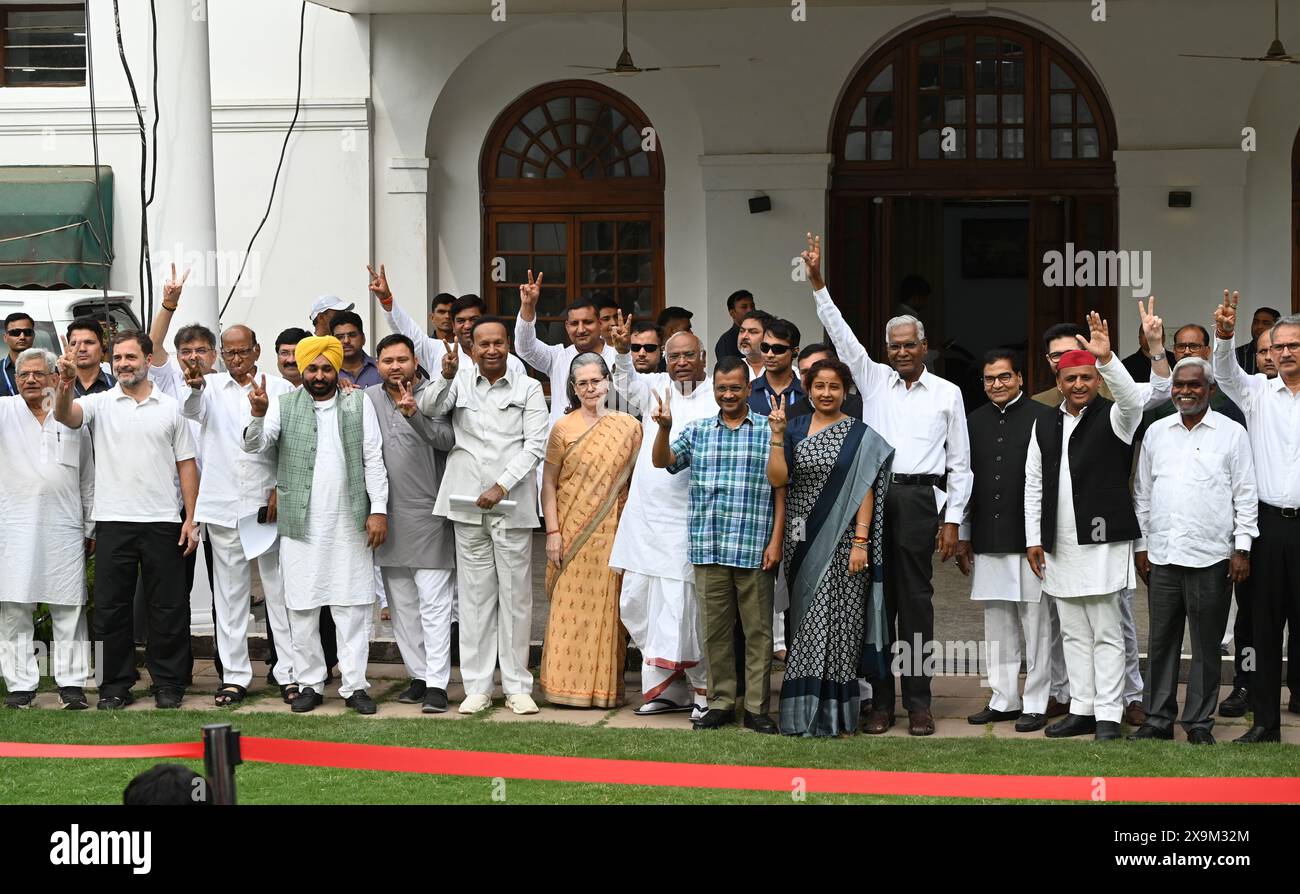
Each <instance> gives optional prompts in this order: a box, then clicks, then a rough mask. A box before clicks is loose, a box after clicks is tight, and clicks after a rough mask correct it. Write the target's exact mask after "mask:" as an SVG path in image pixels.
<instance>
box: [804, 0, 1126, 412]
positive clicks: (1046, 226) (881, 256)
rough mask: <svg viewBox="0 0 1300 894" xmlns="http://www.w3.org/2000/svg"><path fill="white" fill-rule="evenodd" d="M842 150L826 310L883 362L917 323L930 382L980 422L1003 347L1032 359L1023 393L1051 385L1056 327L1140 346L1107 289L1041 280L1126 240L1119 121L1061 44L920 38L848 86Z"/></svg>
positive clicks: (987, 37) (1020, 30) (975, 36)
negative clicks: (1053, 260)
mask: <svg viewBox="0 0 1300 894" xmlns="http://www.w3.org/2000/svg"><path fill="white" fill-rule="evenodd" d="M831 147H832V148H831V151H832V153H833V154H834V158H835V162H834V168H833V172H832V181H831V182H832V185H831V203H830V207H831V217H830V233H829V240H828V241H829V245H828V248H829V249H830V251H828V258H827V260H828V266H829V271H828V272H829V274H830V277H831V279H830V284H831V286H832V294H833V295H834V296H835V298H836V300H837V302H838V303H839V304H840V306H841V307H842V309H843V310H844V312H845V315H846V317H847V318H849V319H850V320H854V321H856V323H857V325H858V327H859V332H861V333H863V335H864V341H865V342H866V343H867V344H869V345H870V347H871V348H872V349H873V350H878V349H879V348H880V347H881V346H882V345H883V325H884V322H885V321H886V320H887V319H888V318H889V317H890V316H893V315H894V314H895V313H898V312H911V311H916V312H918V313H917V315H918V316H920V317H921V319H922V320H923V322H924V323H925V324H926V327H927V336H928V337H929V341H930V345H931V348H932V349H934V350H936V351H937V352H938V353H937V355H933V354H932V356H931V360H932V363H931V368H932V369H933V370H934V371H935V372H937V373H938V374H940V375H944V376H946V377H947V378H950V379H952V380H953V381H955V382H957V383H958V384H959V385H961V386H962V389H963V392H964V393H965V394H966V396H967V406H968V407H970V406H972V405H978V402H982V401H983V400H984V398H983V395H982V389H981V388H980V386H979V382H978V375H979V371H980V358H981V357H982V355H983V354H984V352H985V351H986V350H988V349H989V348H992V347H1000V346H1006V347H1012V348H1015V349H1019V350H1023V351H1024V352H1025V354H1026V358H1027V361H1028V367H1027V370H1026V372H1027V374H1028V379H1029V381H1028V382H1027V386H1028V387H1034V388H1041V387H1045V384H1044V383H1045V382H1046V381H1047V379H1048V376H1049V370H1048V368H1047V363H1046V360H1045V359H1044V358H1043V357H1042V353H1043V352H1042V351H1041V350H1040V349H1039V347H1038V345H1039V341H1038V339H1039V338H1040V336H1041V333H1042V332H1043V330H1044V329H1046V328H1047V327H1048V326H1050V325H1051V324H1052V323H1055V322H1059V321H1061V320H1078V321H1082V320H1083V318H1084V314H1085V313H1086V312H1087V311H1088V310H1089V309H1092V308H1096V309H1097V310H1099V311H1101V312H1102V313H1103V315H1105V316H1106V318H1107V319H1109V320H1111V322H1112V336H1113V337H1115V340H1116V342H1117V350H1118V349H1119V344H1120V343H1122V344H1125V345H1131V339H1132V336H1131V335H1129V331H1130V329H1131V328H1132V327H1130V326H1129V322H1130V319H1134V320H1135V319H1136V315H1135V314H1134V315H1132V316H1131V317H1130V315H1129V314H1124V315H1123V316H1122V317H1121V318H1117V316H1116V294H1117V290H1116V289H1115V288H1114V286H1113V285H1111V284H1107V285H1105V286H1100V285H1085V286H1078V285H1075V286H1055V285H1054V286H1047V285H1045V284H1044V282H1043V277H1042V269H1043V264H1042V258H1043V254H1044V253H1045V252H1047V251H1049V250H1052V249H1055V250H1058V251H1061V252H1063V253H1066V252H1067V243H1070V244H1072V245H1073V246H1074V248H1075V250H1076V251H1082V250H1092V251H1102V250H1113V249H1115V248H1116V245H1115V243H1116V237H1117V232H1116V195H1117V194H1116V188H1115V165H1114V161H1113V157H1112V153H1113V151H1114V148H1115V124H1114V118H1113V116H1112V114H1111V110H1110V106H1109V104H1108V103H1107V102H1106V100H1105V97H1104V94H1103V93H1102V91H1101V88H1100V85H1098V84H1097V83H1096V81H1095V79H1094V78H1093V77H1092V75H1091V74H1090V73H1089V72H1088V70H1087V68H1086V67H1085V66H1084V65H1083V64H1082V63H1081V62H1080V61H1079V60H1078V59H1077V58H1075V57H1074V56H1073V54H1071V53H1070V52H1069V51H1068V50H1067V49H1066V48H1065V47H1063V46H1061V45H1060V44H1059V43H1058V42H1056V41H1054V40H1052V39H1051V38H1049V37H1047V36H1046V35H1044V34H1041V33H1040V32H1038V31H1036V30H1034V29H1032V28H1030V27H1028V26H1026V25H1024V24H1021V23H1019V22H1013V21H1009V20H1004V19H997V18H948V19H942V20H937V21H933V22H928V23H925V24H923V25H920V26H918V27H916V28H913V29H910V30H908V31H906V32H904V33H903V34H900V35H899V36H897V37H896V38H894V39H893V40H891V41H890V42H889V43H887V44H886V45H884V46H883V47H881V48H880V49H879V50H878V51H877V52H875V53H873V54H872V55H871V57H870V58H868V59H867V60H866V62H865V63H864V64H863V65H862V66H861V67H860V68H859V69H858V71H857V72H856V73H855V74H854V76H853V78H852V80H851V81H850V82H849V85H848V87H847V88H846V90H845V91H844V94H843V96H842V98H841V100H840V104H839V108H838V111H837V113H836V116H835V120H834V123H833V126H832V133H831ZM1067 263H1068V261H1067ZM927 289H928V294H926V290H927Z"/></svg>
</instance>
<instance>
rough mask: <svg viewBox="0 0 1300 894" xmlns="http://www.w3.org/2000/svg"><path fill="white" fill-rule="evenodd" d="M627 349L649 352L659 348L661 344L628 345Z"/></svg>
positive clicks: (634, 351)
mask: <svg viewBox="0 0 1300 894" xmlns="http://www.w3.org/2000/svg"><path fill="white" fill-rule="evenodd" d="M627 349H628V350H629V351H631V352H632V353H633V354H640V353H641V352H642V351H645V352H646V353H647V354H649V353H650V352H651V351H657V350H659V346H658V345H628V346H627Z"/></svg>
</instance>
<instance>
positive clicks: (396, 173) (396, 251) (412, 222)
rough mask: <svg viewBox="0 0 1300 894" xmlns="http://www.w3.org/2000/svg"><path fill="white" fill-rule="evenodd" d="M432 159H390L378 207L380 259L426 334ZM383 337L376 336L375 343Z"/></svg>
mask: <svg viewBox="0 0 1300 894" xmlns="http://www.w3.org/2000/svg"><path fill="white" fill-rule="evenodd" d="M429 162H430V159H428V158H418V157H417V158H406V157H397V156H394V157H392V158H389V159H388V170H387V174H386V177H385V183H384V190H383V193H382V194H381V195H380V196H379V197H378V198H379V201H378V202H377V203H376V204H377V207H376V208H375V261H376V262H383V264H384V265H385V266H386V267H387V269H388V276H389V284H390V285H391V286H392V287H393V297H394V299H395V300H396V301H398V302H399V303H400V304H401V305H402V308H403V310H405V311H406V312H407V313H409V314H410V315H411V316H413V317H415V319H417V320H419V321H420V323H421V324H422V325H423V327H424V329H425V331H426V332H427V331H428V329H429V299H430V298H432V297H433V294H434V292H433V290H432V289H431V288H430V287H429V285H430V282H429V280H430V277H429V239H428V225H427V217H428V197H429V170H430V164H429ZM372 303H373V302H372ZM387 329H388V327H387V324H380V328H379V329H377V330H376V333H379V332H382V333H383V334H384V335H387V334H388V332H387ZM381 337H382V336H380V335H378V334H376V336H375V337H374V338H372V339H370V344H371V345H374V344H375V343H376V342H378V340H379V338H381ZM372 350H373V347H372Z"/></svg>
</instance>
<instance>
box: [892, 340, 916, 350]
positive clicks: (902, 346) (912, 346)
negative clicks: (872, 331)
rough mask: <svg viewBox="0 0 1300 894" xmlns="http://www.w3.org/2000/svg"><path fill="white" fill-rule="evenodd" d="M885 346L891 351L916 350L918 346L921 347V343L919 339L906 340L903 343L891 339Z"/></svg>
mask: <svg viewBox="0 0 1300 894" xmlns="http://www.w3.org/2000/svg"><path fill="white" fill-rule="evenodd" d="M885 347H886V348H888V349H889V350H891V351H915V350H916V349H917V348H919V347H921V343H920V342H919V341H905V342H901V343H900V342H896V341H891V342H888V343H887V344H886V345H885Z"/></svg>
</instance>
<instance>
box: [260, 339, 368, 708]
mask: <svg viewBox="0 0 1300 894" xmlns="http://www.w3.org/2000/svg"><path fill="white" fill-rule="evenodd" d="M297 356H298V369H299V370H301V371H302V378H303V391H302V392H299V391H291V392H289V393H287V394H282V395H281V396H280V397H279V398H277V399H276V400H274V401H270V400H269V399H268V395H267V394H266V391H265V384H263V385H261V386H259V387H258V388H255V389H254V390H253V391H252V392H251V393H250V395H249V399H250V402H252V419H251V421H250V422H249V424H248V427H247V428H246V429H244V449H245V450H247V451H249V452H256V451H265V450H268V449H270V448H271V447H273V446H275V445H277V444H278V445H279V451H280V455H279V463H278V472H277V475H278V480H277V484H276V493H277V497H278V500H277V502H278V504H279V509H278V512H279V525H280V534H281V537H280V568H281V573H282V575H283V578H284V596H285V603H286V604H287V605H288V608H289V627H290V632H291V637H292V641H293V666H294V669H295V670H296V671H297V676H298V682H299V684H300V685H301V686H302V691H301V692H300V694H299V695H298V698H297V699H295V700H294V703H293V710H294V712H295V713H305V712H307V711H310V710H312V709H313V708H314V707H316V705H318V704H320V702H321V701H322V692H323V690H324V687H325V678H326V675H327V673H328V669H327V668H326V666H325V653H324V650H323V649H322V647H321V640H320V609H321V607H322V606H329V610H330V614H331V616H332V617H333V618H334V625H335V627H336V628H337V631H338V657H339V675H340V678H341V680H340V684H339V695H340V696H342V697H343V699H344V700H345V701H346V703H347V705H348V706H349V707H351V708H353V709H354V710H356V711H357V712H358V713H361V714H373V713H374V712H375V704H374V702H373V701H372V700H371V698H370V695H369V692H368V691H367V690H368V689H369V684H368V683H367V682H366V662H367V659H368V657H369V652H370V648H369V646H370V629H371V625H372V623H373V613H374V602H375V579H374V559H373V557H372V553H371V550H372V549H374V548H375V547H378V546H379V545H381V544H382V543H383V541H384V539H385V536H386V534H387V530H388V523H387V511H388V508H387V507H388V476H387V474H386V472H385V469H384V459H383V436H382V434H381V432H380V427H379V419H378V417H377V416H376V415H375V408H374V406H373V404H371V402H370V401H369V400H368V399H367V398H366V396H365V394H363V393H362V392H360V391H353V392H349V393H347V394H341V393H339V391H338V370H339V369H340V368H341V367H342V365H343V348H342V345H340V344H339V342H338V339H335V338H333V337H332V336H313V337H311V338H306V339H303V340H302V341H300V342H299V343H298V346H297ZM304 394H305V395H308V396H310V398H311V411H312V413H313V417H314V421H313V423H311V424H310V425H314V428H315V433H316V437H315V448H314V450H313V449H312V448H311V447H310V446H307V447H306V449H304V445H303V444H302V443H301V441H300V439H301V438H302V433H301V432H298V431H295V430H292V429H296V427H297V426H298V425H299V423H296V422H295V423H294V424H293V427H292V428H291V430H288V431H286V425H285V423H284V422H283V421H282V420H283V419H284V418H285V417H286V415H290V414H295V415H296V413H297V412H298V410H297V405H298V403H299V402H301V401H303V400H305V398H304V397H303V396H302V395H304ZM288 401H292V402H294V404H295V406H294V407H290V408H288V409H286V402H288ZM358 415H359V417H360V421H361V431H360V432H359V433H356V434H354V435H351V436H349V435H348V433H347V431H348V428H347V427H348V425H349V423H348V422H347V419H348V418H351V419H355V418H356V417H357V416H358ZM345 416H346V418H345ZM310 425H309V426H308V427H310ZM304 430H305V429H304ZM285 435H287V436H285ZM350 437H351V438H356V439H358V440H359V443H354V442H353V441H351V440H349V438H350ZM350 451H354V452H355V453H356V454H357V455H358V457H359V458H360V459H361V465H362V468H361V469H357V468H351V469H349V466H348V462H347V453H348V452H350ZM357 475H364V482H363V487H360V488H357V489H356V491H355V492H354V484H358V483H360V482H359V481H358V479H357V478H356V477H355V476H357ZM303 491H306V492H307V493H308V494H309V496H308V497H307V498H306V500H307V502H306V504H305V505H306V511H305V515H306V517H305V519H302V518H298V517H297V515H296V514H295V513H300V512H301V509H300V508H299V509H297V510H295V508H294V507H301V506H302V505H303V502H302V501H303V499H304V498H303V496H302V492H303ZM357 500H361V501H362V502H363V505H362V507H361V511H360V512H358V507H357V505H356V501H357ZM365 503H368V506H365V505H364V504H365ZM366 509H368V510H369V514H368V515H364V512H365V510H366ZM361 515H364V519H363V520H362V523H361V524H358V520H359V518H358V517H359V516H361ZM298 524H302V525H303V527H304V529H305V530H303V531H301V532H296V531H295V528H296V526H297V525H298ZM290 525H293V527H290ZM294 534H300V536H294Z"/></svg>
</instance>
